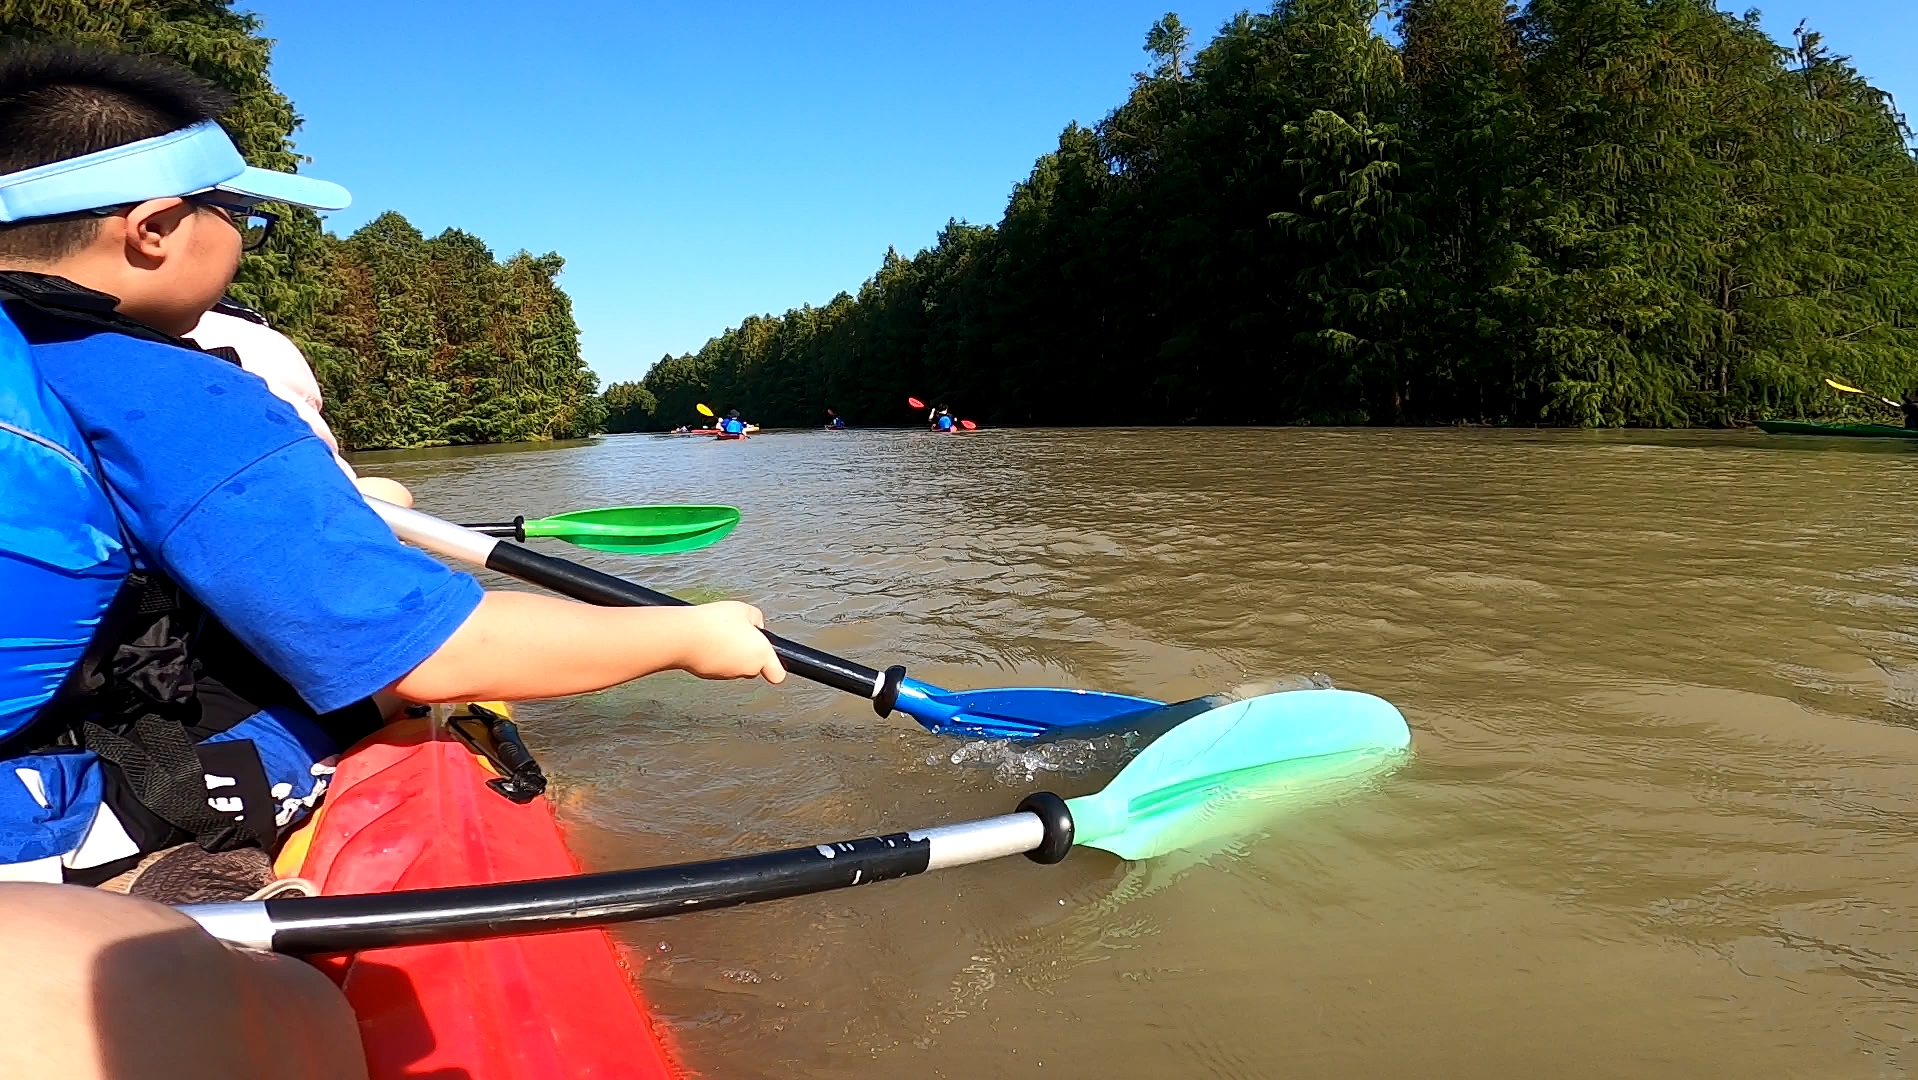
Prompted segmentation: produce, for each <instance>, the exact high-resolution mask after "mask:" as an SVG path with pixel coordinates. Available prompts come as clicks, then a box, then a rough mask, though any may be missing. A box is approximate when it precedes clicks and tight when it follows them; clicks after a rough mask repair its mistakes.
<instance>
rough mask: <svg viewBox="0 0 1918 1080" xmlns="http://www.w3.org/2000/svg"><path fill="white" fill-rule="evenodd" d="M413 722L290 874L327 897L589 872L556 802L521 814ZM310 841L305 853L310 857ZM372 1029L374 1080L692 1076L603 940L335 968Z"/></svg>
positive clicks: (364, 758)
mask: <svg viewBox="0 0 1918 1080" xmlns="http://www.w3.org/2000/svg"><path fill="white" fill-rule="evenodd" d="M434 731H435V728H434V725H433V723H432V722H431V721H430V720H415V721H403V722H402V723H400V724H396V725H393V726H391V727H389V728H387V729H386V730H385V731H384V732H382V733H380V734H379V735H376V736H374V737H373V738H371V739H369V740H367V741H366V742H363V743H361V744H360V745H358V746H356V747H354V748H353V750H352V751H350V752H349V753H348V754H347V755H346V756H345V757H344V758H343V759H342V760H341V762H340V766H339V771H338V772H337V773H335V774H334V777H333V783H332V785H331V788H330V790H329V792H328V794H327V797H326V801H325V803H324V805H323V809H322V812H321V813H320V814H319V815H317V817H316V819H315V821H314V823H313V824H312V826H311V827H310V828H308V829H307V830H305V831H304V833H303V836H302V839H301V840H300V841H298V842H297V844H292V845H289V850H288V852H287V853H285V854H283V855H282V858H281V863H280V865H281V866H282V868H286V867H287V865H288V857H289V856H291V857H293V858H294V859H295V860H296V862H295V864H294V865H297V867H298V873H299V876H301V877H305V878H308V879H310V880H312V881H313V882H315V883H316V884H318V885H319V886H320V888H321V891H322V892H324V893H327V894H339V893H369V892H390V891H394V890H404V889H426V888H436V887H440V886H447V885H468V884H482V883H490V882H499V881H515V880H522V879H526V878H540V877H555V876H560V875H567V874H575V873H578V872H579V867H578V864H577V863H576V862H575V861H574V859H573V856H572V854H571V853H570V852H569V851H568V850H567V848H566V845H565V843H564V842H563V840H562V838H561V835H560V829H559V825H558V823H557V822H556V821H555V820H554V817H553V812H552V808H551V806H550V805H549V804H548V802H547V800H545V799H535V800H533V801H532V802H530V803H526V804H524V805H515V804H514V803H512V802H510V801H509V800H507V799H506V798H505V797H504V796H502V795H500V794H498V793H496V792H494V791H493V790H492V789H490V788H488V787H487V786H486V781H487V780H488V779H489V778H490V777H491V774H490V773H489V772H488V771H487V769H486V768H485V766H484V765H483V764H482V763H481V761H480V759H478V758H476V757H475V756H474V755H473V754H472V753H471V752H470V751H468V749H467V748H466V747H465V746H464V745H463V744H461V743H459V742H457V741H453V740H451V739H447V738H444V737H441V738H435V737H434ZM301 846H303V848H304V850H303V851H302V850H297V848H299V847H301ZM322 967H323V968H326V969H327V970H329V973H330V974H332V975H333V976H334V978H335V981H337V982H338V983H339V984H340V987H341V989H343V990H344V991H345V992H346V997H347V1000H348V1001H349V1002H350V1003H351V1004H352V1006H353V1011H354V1012H355V1013H356V1014H357V1015H358V1016H359V1019H360V1036H361V1039H362V1040H363V1042H364V1043H365V1047H366V1057H367V1066H368V1071H369V1072H370V1074H371V1076H372V1077H373V1080H398V1078H417V1080H428V1078H432V1080H451V1078H458V1080H546V1078H557V1077H622V1078H626V1077H630V1078H636V1080H657V1078H665V1077H676V1076H679V1075H681V1074H680V1072H679V1070H678V1069H677V1068H675V1067H674V1065H673V1064H672V1062H671V1060H670V1058H669V1057H668V1056H667V1054H666V1052H665V1051H664V1049H663V1048H662V1046H661V1044H660V1041H659V1039H658V1037H657V1036H656V1034H655V1033H654V1031H653V1027H652V1023H651V1020H650V1018H649V1016H648V1015H647V1012H646V1008H645V1005H644V1003H643V1002H642V1000H641V999H640V997H639V993H638V990H637V988H636V987H635V986H634V985H633V984H632V982H631V980H630V978H629V975H628V972H627V969H626V965H625V964H624V963H623V962H622V959H621V956H620V953H619V952H618V950H617V947H616V946H615V945H614V944H613V942H612V939H611V938H609V937H608V936H607V935H606V933H605V932H604V931H601V930H583V931H573V932H569V933H563V934H547V935H541V936H537V937H519V938H501V939H498V940H493V941H481V942H466V943H458V944H450V945H422V946H408V947H404V948H393V949H376V950H369V951H367V952H362V953H358V954H356V955H354V956H352V957H350V958H346V959H343V960H334V961H332V962H331V963H325V964H322Z"/></svg>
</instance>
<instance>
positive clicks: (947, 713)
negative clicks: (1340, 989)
mask: <svg viewBox="0 0 1918 1080" xmlns="http://www.w3.org/2000/svg"><path fill="white" fill-rule="evenodd" d="M893 707H894V708H896V709H898V710H899V711H900V712H903V713H905V714H907V715H908V716H911V717H912V718H913V719H914V720H917V721H919V722H920V723H921V724H923V725H925V726H926V728H927V729H928V730H930V731H934V732H937V733H939V734H941V735H961V736H967V737H971V738H980V739H1041V740H1043V739H1057V738H1065V737H1073V738H1090V737H1092V736H1093V735H1095V734H1101V733H1103V732H1104V731H1105V730H1109V725H1111V724H1113V723H1115V722H1118V721H1119V720H1120V718H1122V717H1131V716H1139V715H1143V714H1146V713H1149V712H1152V711H1153V710H1158V709H1164V708H1166V707H1167V706H1166V705H1165V704H1164V703H1163V702H1158V701H1154V700H1152V699H1151V698H1140V697H1130V696H1128V695H1125V694H1107V693H1102V692H1100V691H1098V690H1060V689H1050V688H1046V687H1008V688H1003V689H998V690H961V691H956V692H955V691H952V690H942V689H940V688H939V687H937V686H932V685H930V684H927V683H922V682H920V681H919V680H917V679H906V680H904V681H903V682H901V683H900V685H899V698H898V700H897V701H896V702H895V703H894V706H893ZM1161 730H1163V729H1161Z"/></svg>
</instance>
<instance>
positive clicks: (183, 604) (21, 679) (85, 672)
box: [0, 272, 378, 884]
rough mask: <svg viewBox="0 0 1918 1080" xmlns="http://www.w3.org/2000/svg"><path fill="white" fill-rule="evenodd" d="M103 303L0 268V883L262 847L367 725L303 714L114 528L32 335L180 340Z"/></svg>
mask: <svg viewBox="0 0 1918 1080" xmlns="http://www.w3.org/2000/svg"><path fill="white" fill-rule="evenodd" d="M114 304H115V301H114V300H113V298H112V297H107V296H104V295H103V294H100V293H94V292H91V291H90V290H85V289H81V288H80V287H78V286H74V285H72V283H70V282H66V281H64V280H62V279H58V278H44V277H41V276H39V275H29V274H22V273H18V272H0V305H4V307H3V308H0V492H5V493H6V500H5V503H4V504H0V597H5V598H6V602H5V603H4V604H0V878H4V877H29V878H37V879H41V880H67V881H76V882H80V883H83V884H93V883H97V882H98V881H102V880H105V879H106V878H108V877H112V876H113V875H114V874H117V873H119V872H120V871H121V870H124V869H126V868H128V867H130V866H131V865H133V864H134V863H137V862H138V860H139V858H140V856H141V855H144V854H146V853H148V852H151V851H157V850H161V849H163V848H166V847H171V846H173V845H174V844H178V843H181V842H184V841H187V840H194V841H197V842H199V844H200V845H201V846H202V847H204V848H206V849H207V850H209V851H215V850H225V849H229V848H234V847H244V846H252V845H258V846H263V847H269V848H270V847H271V846H272V845H273V844H274V842H275V840H276V838H277V835H278V833H279V831H280V829H282V828H283V827H285V826H287V825H288V824H290V823H291V822H292V821H293V820H295V819H296V818H299V817H302V816H304V815H305V813H306V812H307V811H308V810H310V809H311V807H312V806H313V805H314V803H316V802H317V801H318V800H319V798H320V797H321V795H322V794H323V793H324V792H325V790H326V782H327V777H328V776H329V775H330V774H331V773H332V771H333V770H332V765H333V761H334V760H335V757H336V755H337V754H338V751H339V747H340V744H341V742H342V741H345V739H346V738H347V737H357V735H359V734H361V733H363V732H364V731H365V730H368V729H370V728H371V727H373V726H376V724H377V722H378V716H377V713H376V712H374V711H373V710H371V708H370V706H369V707H366V708H356V709H354V710H345V711H343V712H351V713H353V715H352V716H351V717H347V716H340V715H335V716H334V717H332V718H322V717H316V716H314V714H313V713H312V711H311V710H310V709H308V708H307V707H306V706H305V705H304V704H303V703H302V702H301V701H300V700H299V697H298V695H297V694H296V693H295V692H294V691H293V689H292V688H291V687H290V686H288V685H287V684H286V683H285V681H284V680H282V679H280V678H279V677H278V676H277V675H274V674H273V673H272V672H271V671H270V670H268V669H267V668H266V666H265V665H264V664H262V663H261V662H260V661H259V660H258V659H257V658H255V657H253V656H252V654H251V653H250V652H248V651H247V650H246V649H245V648H244V647H243V646H241V645H240V644H239V642H238V641H237V640H235V639H234V638H233V637H232V635H231V634H230V633H228V632H226V630H225V628H224V627H222V626H220V625H219V623H218V620H217V619H215V618H213V617H212V616H211V614H210V613H208V612H206V611H205V610H204V609H203V608H201V607H199V605H198V604H197V602H195V601H194V600H193V599H192V597H191V596H189V595H188V594H186V593H185V592H184V591H183V590H181V589H179V588H178V586H176V585H175V584H174V583H173V582H172V581H171V580H170V579H168V578H167V577H166V575H165V574H164V573H163V572H162V571H161V570H160V569H159V568H157V567H155V566H151V565H145V560H144V559H143V558H142V557H141V555H140V553H139V551H138V549H137V547H136V545H134V544H133V543H132V541H131V540H130V539H129V538H128V537H127V535H126V534H125V532H124V530H123V529H122V526H121V522H120V518H119V515H118V514H117V513H116V511H115V510H114V507H113V504H112V502H111V501H110V499H109V497H108V494H107V491H106V486H105V483H104V481H103V479H102V477H101V473H100V470H99V466H98V463H97V462H96V461H95V459H94V457H93V453H92V450H91V449H90V448H89V446H88V445H87V443H86V440H85V438H84V436H83V433H82V432H81V430H80V428H79V426H78V424H77V423H76V422H75V420H74V418H73V415H72V414H71V413H70V412H69V410H68V409H67V407H66V406H65V405H64V404H63V403H62V402H61V401H60V400H59V398H58V397H57V396H56V395H55V394H54V393H53V391H52V390H51V389H50V388H49V387H48V386H47V384H46V382H45V380H44V379H43V378H42V377H41V374H40V371H39V368H38V366H37V364H38V361H37V360H36V357H35V355H34V350H33V347H32V345H31V344H30V341H31V340H34V338H33V335H34V334H35V333H36V332H39V333H46V334H48V335H49V339H51V338H52V337H63V338H66V339H68V340H71V339H72V338H73V337H74V335H75V334H76V333H81V334H85V333H115V332H117V333H127V334H131V335H132V336H135V337H148V338H152V339H155V340H162V341H169V342H174V343H175V344H179V345H181V346H183V347H190V346H185V344H184V343H181V342H177V340H176V339H171V338H168V337H167V336H166V335H164V334H161V333H160V332H159V331H156V330H152V329H151V328H149V327H145V326H143V325H142V324H139V323H135V322H132V321H131V320H127V319H125V318H124V317H122V316H119V315H118V314H117V313H116V312H114V311H113V307H114ZM23 331H24V333H23ZM368 713H371V714H372V715H370V716H369V715H367V714H368ZM22 866H27V867H28V868H29V869H27V870H22V869H20V867H22Z"/></svg>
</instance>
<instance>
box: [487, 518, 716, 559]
mask: <svg viewBox="0 0 1918 1080" xmlns="http://www.w3.org/2000/svg"><path fill="white" fill-rule="evenodd" d="M738 524H739V511H738V510H737V509H735V508H734V507H730V506H609V507H605V508H602V509H598V510H575V511H573V512H572V513H570V514H558V515H555V516H553V517H548V518H540V519H539V520H538V521H529V522H527V523H526V524H525V530H526V535H527V536H528V537H529V538H530V537H534V536H545V537H551V538H552V539H555V540H564V541H566V542H567V543H569V544H573V545H575V546H577V547H583V548H590V549H591V550H593V551H606V552H612V553H615V554H620V555H671V554H674V553H676V552H681V551H695V550H697V549H699V548H703V547H706V546H708V545H711V544H717V543H719V542H720V541H721V540H723V539H725V538H726V534H727V533H730V532H732V531H733V528H734V526H736V525H738Z"/></svg>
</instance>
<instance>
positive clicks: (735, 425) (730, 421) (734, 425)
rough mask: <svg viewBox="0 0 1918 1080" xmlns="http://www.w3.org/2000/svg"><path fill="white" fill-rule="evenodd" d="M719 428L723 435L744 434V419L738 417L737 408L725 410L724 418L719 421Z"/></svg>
mask: <svg viewBox="0 0 1918 1080" xmlns="http://www.w3.org/2000/svg"><path fill="white" fill-rule="evenodd" d="M719 430H720V433H721V434H724V435H744V434H746V421H744V420H741V419H740V418H739V410H738V409H728V410H727V411H726V418H725V419H724V420H721V421H720V422H719Z"/></svg>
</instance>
